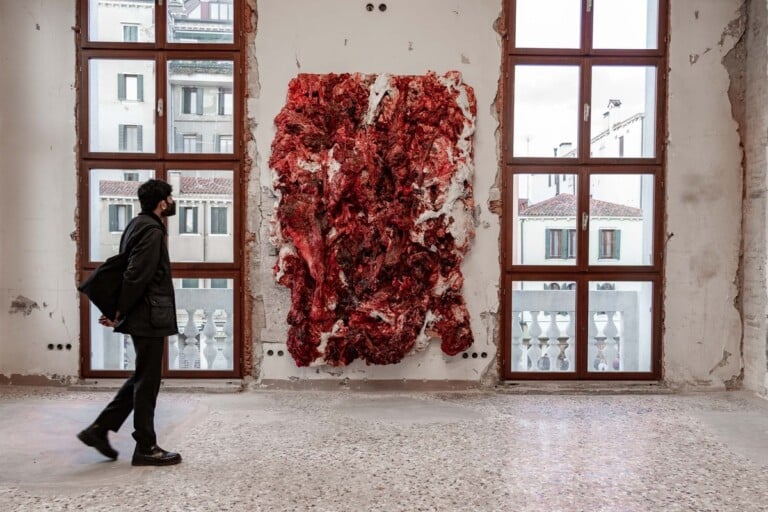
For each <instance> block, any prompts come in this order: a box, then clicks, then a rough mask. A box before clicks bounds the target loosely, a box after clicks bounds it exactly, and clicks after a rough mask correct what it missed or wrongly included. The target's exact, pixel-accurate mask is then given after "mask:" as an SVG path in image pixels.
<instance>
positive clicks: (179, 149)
mask: <svg viewBox="0 0 768 512" xmlns="http://www.w3.org/2000/svg"><path fill="white" fill-rule="evenodd" d="M173 150H174V152H176V153H183V152H184V136H183V135H182V134H180V133H179V132H174V134H173Z"/></svg>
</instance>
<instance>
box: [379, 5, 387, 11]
mask: <svg viewBox="0 0 768 512" xmlns="http://www.w3.org/2000/svg"><path fill="white" fill-rule="evenodd" d="M379 10H380V11H381V12H384V11H386V10H387V4H379Z"/></svg>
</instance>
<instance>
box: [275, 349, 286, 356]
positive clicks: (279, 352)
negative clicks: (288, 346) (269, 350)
mask: <svg viewBox="0 0 768 512" xmlns="http://www.w3.org/2000/svg"><path fill="white" fill-rule="evenodd" d="M283 354H285V352H283V351H282V350H278V351H277V355H278V356H280V357H283Z"/></svg>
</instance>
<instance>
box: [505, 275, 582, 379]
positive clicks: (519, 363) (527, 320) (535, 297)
mask: <svg viewBox="0 0 768 512" xmlns="http://www.w3.org/2000/svg"><path fill="white" fill-rule="evenodd" d="M511 319H512V333H511V335H512V340H511V343H512V371H513V372H573V371H576V283H575V282H570V281H566V282H561V281H552V282H544V281H516V282H513V283H512V315H511Z"/></svg>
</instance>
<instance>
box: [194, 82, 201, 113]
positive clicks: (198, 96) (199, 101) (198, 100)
mask: <svg viewBox="0 0 768 512" xmlns="http://www.w3.org/2000/svg"><path fill="white" fill-rule="evenodd" d="M195 114H197V115H202V114H203V88H202V87H198V88H197V111H196V112H195Z"/></svg>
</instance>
